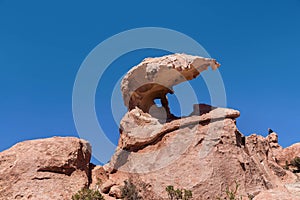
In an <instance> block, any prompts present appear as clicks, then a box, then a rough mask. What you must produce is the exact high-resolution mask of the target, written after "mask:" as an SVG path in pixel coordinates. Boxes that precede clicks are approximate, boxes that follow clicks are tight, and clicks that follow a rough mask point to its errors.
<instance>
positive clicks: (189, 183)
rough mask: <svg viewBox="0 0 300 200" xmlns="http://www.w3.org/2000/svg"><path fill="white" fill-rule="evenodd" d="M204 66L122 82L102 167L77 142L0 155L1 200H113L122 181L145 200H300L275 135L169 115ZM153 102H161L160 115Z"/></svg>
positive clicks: (187, 62) (170, 60)
mask: <svg viewBox="0 0 300 200" xmlns="http://www.w3.org/2000/svg"><path fill="white" fill-rule="evenodd" d="M209 65H210V66H211V67H212V68H213V69H216V68H217V67H219V64H218V63H217V62H216V61H215V60H213V59H207V58H201V57H196V56H189V55H185V54H175V55H169V56H164V57H161V58H149V59H145V60H144V61H143V62H142V63H141V64H139V65H138V66H136V67H134V68H133V69H132V70H130V71H129V72H128V74H127V75H126V76H125V77H124V79H123V81H122V93H123V97H124V102H125V105H126V106H127V107H128V112H127V113H126V114H125V116H124V117H123V119H122V120H121V123H120V139H119V143H118V147H117V149H116V151H115V154H114V155H113V156H112V158H111V160H110V162H109V163H107V164H106V165H104V166H94V165H92V164H89V160H90V156H91V150H90V145H89V144H88V143H87V142H85V141H83V140H80V139H76V138H60V137H56V138H50V139H44V140H35V141H26V142H22V143H19V144H17V145H15V146H14V147H12V148H10V149H8V150H6V151H4V152H1V153H0V199H1V200H2V199H3V200H4V199H5V200H6V199H29V198H31V199H70V197H71V196H72V194H74V193H75V192H76V191H77V190H79V189H80V188H82V187H85V186H88V187H90V188H91V189H96V190H99V191H100V192H101V193H102V194H103V195H104V197H105V199H106V200H115V199H120V198H121V197H122V188H124V184H125V182H126V183H127V184H128V180H130V182H132V183H133V184H135V185H136V190H137V192H138V193H139V195H140V196H141V197H142V199H146V200H160V199H168V196H167V192H166V190H165V188H166V187H167V186H169V185H172V186H174V187H175V188H182V189H187V190H191V191H192V193H193V199H195V200H198V199H199V200H200V199H217V198H218V197H220V198H221V199H224V198H225V197H226V192H225V191H226V189H227V188H229V189H230V188H234V187H235V184H236V183H237V184H239V188H238V191H237V196H242V197H243V199H248V197H251V198H253V199H255V200H261V199H278V200H279V199H289V200H297V199H300V182H299V179H298V174H297V173H292V171H291V170H289V169H287V168H286V163H287V162H288V163H289V162H291V161H292V160H293V158H294V157H296V156H300V154H299V153H300V144H299V143H298V144H295V145H292V146H291V147H288V148H282V147H281V146H280V145H279V144H278V136H277V134H276V133H275V132H272V133H270V134H269V135H268V136H267V137H263V136H260V135H257V134H252V135H250V136H248V137H246V136H244V135H243V134H242V133H241V132H240V131H239V130H238V128H237V126H236V119H237V118H238V117H239V115H240V112H239V111H237V110H233V109H228V108H217V107H212V106H209V105H205V104H196V105H194V107H193V112H192V113H191V114H190V115H189V116H179V117H175V116H173V115H172V114H171V113H170V110H169V108H168V102H167V99H166V94H167V93H172V92H173V89H172V86H174V85H176V84H179V83H181V82H183V81H186V80H191V79H193V78H195V77H196V76H198V75H199V74H200V72H202V71H203V70H205V69H207V68H208V66H209ZM154 99H161V101H162V104H163V108H161V109H162V110H159V109H158V108H157V107H155V103H154ZM153 106H154V108H153ZM153 109H154V110H156V111H155V112H152V111H153ZM157 110H158V111H157ZM162 118H165V120H162Z"/></svg>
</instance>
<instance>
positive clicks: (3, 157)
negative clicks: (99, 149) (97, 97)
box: [0, 137, 91, 200]
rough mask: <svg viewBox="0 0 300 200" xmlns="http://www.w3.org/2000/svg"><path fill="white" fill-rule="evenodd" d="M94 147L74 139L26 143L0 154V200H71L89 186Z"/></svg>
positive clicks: (53, 139) (51, 139) (60, 138)
mask: <svg viewBox="0 0 300 200" xmlns="http://www.w3.org/2000/svg"><path fill="white" fill-rule="evenodd" d="M90 158H91V147H90V145H89V143H87V142H86V141H84V140H80V139H77V138H71V137H54V138H49V139H40V140H31V141H24V142H21V143H18V144H16V145H15V146H13V147H11V148H10V149H8V150H6V151H3V152H1V153H0V199H1V200H11V199H45V200H49V199H68V200H69V199H71V196H72V194H74V193H76V192H77V191H78V190H79V189H81V188H83V187H85V186H88V184H89V177H90V175H89V173H90V169H89V165H90V164H89V163H90Z"/></svg>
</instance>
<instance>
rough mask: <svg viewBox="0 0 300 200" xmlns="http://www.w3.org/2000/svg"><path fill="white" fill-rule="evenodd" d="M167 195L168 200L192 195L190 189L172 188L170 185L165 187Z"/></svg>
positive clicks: (184, 199) (180, 199)
mask: <svg viewBox="0 0 300 200" xmlns="http://www.w3.org/2000/svg"><path fill="white" fill-rule="evenodd" d="M166 191H167V193H168V197H169V199H170V200H188V199H191V198H192V197H193V195H192V191H191V190H186V189H176V190H175V189H174V187H173V186H172V185H169V186H167V187H166Z"/></svg>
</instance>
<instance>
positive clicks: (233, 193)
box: [217, 181, 254, 200]
mask: <svg viewBox="0 0 300 200" xmlns="http://www.w3.org/2000/svg"><path fill="white" fill-rule="evenodd" d="M239 187H240V184H238V182H237V181H235V187H234V189H230V188H229V187H227V188H226V190H225V193H226V198H225V199H224V200H227V199H229V200H242V199H243V198H242V196H240V197H239V196H238V189H239ZM253 198H254V195H253V194H248V200H252V199H253ZM217 199H218V200H221V198H220V197H217Z"/></svg>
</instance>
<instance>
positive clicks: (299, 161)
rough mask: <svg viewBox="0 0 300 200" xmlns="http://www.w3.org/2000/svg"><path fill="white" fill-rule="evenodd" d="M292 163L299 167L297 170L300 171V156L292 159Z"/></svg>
mask: <svg viewBox="0 0 300 200" xmlns="http://www.w3.org/2000/svg"><path fill="white" fill-rule="evenodd" d="M291 165H292V166H294V167H296V168H297V170H296V171H300V157H295V158H294V159H293V160H292V161H291Z"/></svg>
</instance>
